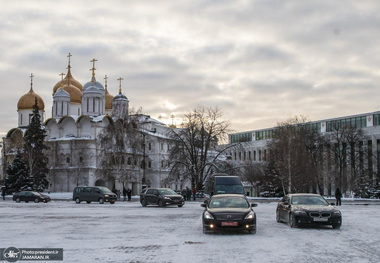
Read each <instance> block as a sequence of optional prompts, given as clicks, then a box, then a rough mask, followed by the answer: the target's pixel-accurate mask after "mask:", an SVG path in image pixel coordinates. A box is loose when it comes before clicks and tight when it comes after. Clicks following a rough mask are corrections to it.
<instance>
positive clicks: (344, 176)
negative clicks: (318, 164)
mask: <svg viewBox="0 0 380 263" xmlns="http://www.w3.org/2000/svg"><path fill="white" fill-rule="evenodd" d="M330 129H331V130H329V131H328V133H327V135H326V141H327V142H328V150H329V151H331V154H329V155H328V156H329V159H327V162H328V163H330V171H331V172H330V176H331V178H330V179H331V180H333V181H334V183H335V186H336V187H340V189H341V190H342V191H343V192H345V191H347V190H348V191H352V190H353V188H354V185H355V181H356V180H358V179H359V178H360V177H362V176H365V175H366V172H367V171H366V167H365V160H367V156H368V155H367V152H366V151H365V150H364V133H363V130H362V129H360V128H356V127H354V126H353V125H351V124H342V123H340V122H339V121H336V122H332V123H331V128H330Z"/></svg>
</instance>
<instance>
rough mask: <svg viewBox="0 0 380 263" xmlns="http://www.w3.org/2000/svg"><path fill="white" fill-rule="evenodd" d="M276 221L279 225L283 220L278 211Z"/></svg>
mask: <svg viewBox="0 0 380 263" xmlns="http://www.w3.org/2000/svg"><path fill="white" fill-rule="evenodd" d="M276 221H277V222H278V223H280V222H281V220H280V212H279V211H278V210H277V211H276Z"/></svg>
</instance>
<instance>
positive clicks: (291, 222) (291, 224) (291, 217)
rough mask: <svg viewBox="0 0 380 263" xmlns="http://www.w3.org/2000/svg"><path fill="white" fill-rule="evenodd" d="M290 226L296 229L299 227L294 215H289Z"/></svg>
mask: <svg viewBox="0 0 380 263" xmlns="http://www.w3.org/2000/svg"><path fill="white" fill-rule="evenodd" d="M288 225H289V226H290V227H291V228H295V227H297V224H296V222H295V219H294V216H293V215H292V214H289V221H288Z"/></svg>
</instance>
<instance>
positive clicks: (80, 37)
mask: <svg viewBox="0 0 380 263" xmlns="http://www.w3.org/2000/svg"><path fill="white" fill-rule="evenodd" d="M0 4H1V10H2V11H1V16H0V37H1V41H0V80H1V81H0V85H1V91H2V94H1V96H0V104H1V111H0V123H1V126H0V135H1V137H3V136H5V135H6V133H7V131H9V130H10V129H11V128H14V127H17V102H18V100H19V98H20V97H21V96H22V95H24V94H25V93H27V92H28V91H29V89H30V78H29V76H30V74H31V73H33V74H34V76H35V77H34V85H33V88H34V91H35V92H36V93H37V94H39V95H40V96H41V97H42V99H43V100H44V102H45V112H46V118H49V117H51V105H52V91H53V87H54V85H55V84H56V83H57V82H58V81H59V80H60V76H59V74H60V73H61V72H64V73H66V72H67V70H66V67H67V62H68V58H67V55H68V53H69V52H70V53H71V54H72V57H71V66H72V74H73V76H74V78H75V79H77V80H78V81H80V82H81V83H82V84H85V83H86V82H88V81H90V78H91V72H90V70H89V69H90V68H91V67H92V64H91V62H90V60H91V59H93V58H96V59H97V60H98V62H97V64H96V78H97V80H98V81H100V82H102V83H104V80H103V78H104V75H108V78H109V79H108V89H109V92H110V93H111V94H112V95H116V94H117V93H118V86H119V84H118V81H117V79H118V78H119V77H122V78H124V82H123V87H122V88H123V93H124V94H125V95H126V96H127V97H128V99H129V101H130V106H131V107H134V108H139V107H142V109H143V112H144V113H146V114H149V115H150V116H151V117H153V118H158V116H159V115H161V116H163V117H164V118H163V119H162V121H164V122H165V121H166V122H167V123H171V121H172V120H171V119H170V116H171V115H174V116H175V117H176V118H175V119H174V120H173V121H174V123H176V124H179V123H180V122H181V118H182V116H183V114H184V113H187V112H189V111H191V110H192V109H193V108H195V107H197V106H198V105H202V106H206V107H216V106H218V107H219V108H220V109H221V110H222V111H223V113H224V118H225V119H226V120H230V121H231V123H232V125H231V128H232V129H233V130H234V131H236V132H240V131H247V130H254V129H262V128H268V127H272V126H275V125H276V124H277V122H280V121H284V120H286V119H288V118H289V117H291V116H295V115H305V116H307V117H308V118H309V119H310V120H320V119H326V118H333V117H340V116H346V115H352V114H359V113H367V112H373V111H378V110H380V105H379V104H380V103H379V97H380V96H379V92H378V91H379V83H380V15H379V14H380V2H378V1H365V0H361V1H356V0H353V1H338V0H336V1H333V0H327V1H322V0H316V1H304V0H299V1H285V0H261V1H258V0H256V1H253V0H252V1H244V0H241V1H237V0H219V1H216V0H215V1H212V0H209V1H204V0H188V1H179V0H175V1H162V0H160V1H157V0H152V1H142V0H138V1H121V0H120V1H95V0H89V1H81V0H75V1H59V0H54V1H50V0H48V1H37V0H34V1H30V0H24V1H20V0H17V1H9V0H0ZM165 118H166V119H165Z"/></svg>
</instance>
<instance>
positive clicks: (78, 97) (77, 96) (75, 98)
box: [63, 84, 82, 103]
mask: <svg viewBox="0 0 380 263" xmlns="http://www.w3.org/2000/svg"><path fill="white" fill-rule="evenodd" d="M63 89H64V90H65V91H67V92H68V93H69V94H70V102H74V103H81V102H82V92H81V91H80V90H79V89H78V88H77V87H75V86H74V85H71V84H70V85H64V86H63Z"/></svg>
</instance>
